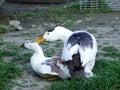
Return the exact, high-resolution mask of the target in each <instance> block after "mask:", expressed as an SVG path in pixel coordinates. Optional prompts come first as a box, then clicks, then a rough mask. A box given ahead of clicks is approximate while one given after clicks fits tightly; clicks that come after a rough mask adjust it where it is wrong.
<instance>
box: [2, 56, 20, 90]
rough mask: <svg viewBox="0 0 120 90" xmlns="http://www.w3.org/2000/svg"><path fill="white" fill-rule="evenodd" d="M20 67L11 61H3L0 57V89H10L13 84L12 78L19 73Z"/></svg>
mask: <svg viewBox="0 0 120 90" xmlns="http://www.w3.org/2000/svg"><path fill="white" fill-rule="evenodd" d="M21 71H22V70H21V68H19V67H17V66H16V65H15V64H14V63H12V62H9V63H8V62H5V61H3V59H1V58H0V90H10V89H11V87H12V86H13V82H12V79H15V78H16V77H17V76H19V75H20V74H21Z"/></svg>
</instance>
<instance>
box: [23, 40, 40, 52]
mask: <svg viewBox="0 0 120 90" xmlns="http://www.w3.org/2000/svg"><path fill="white" fill-rule="evenodd" d="M21 47H24V48H27V49H30V50H33V51H38V50H39V51H42V48H41V47H40V46H39V45H38V44H37V43H35V42H31V41H29V40H27V41H25V42H24V43H23V44H22V45H21Z"/></svg>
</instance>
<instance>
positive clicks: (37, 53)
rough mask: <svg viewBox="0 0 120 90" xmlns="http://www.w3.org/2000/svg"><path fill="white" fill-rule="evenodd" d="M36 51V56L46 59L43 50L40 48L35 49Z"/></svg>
mask: <svg viewBox="0 0 120 90" xmlns="http://www.w3.org/2000/svg"><path fill="white" fill-rule="evenodd" d="M34 51H35V54H36V55H39V56H40V57H44V53H43V50H42V49H41V48H40V47H37V48H35V49H34Z"/></svg>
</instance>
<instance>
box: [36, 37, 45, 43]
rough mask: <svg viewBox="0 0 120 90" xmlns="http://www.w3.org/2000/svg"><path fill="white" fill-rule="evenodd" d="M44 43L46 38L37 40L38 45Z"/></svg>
mask: <svg viewBox="0 0 120 90" xmlns="http://www.w3.org/2000/svg"><path fill="white" fill-rule="evenodd" d="M44 41H45V38H44V37H41V38H39V39H38V40H36V41H35V42H36V43H37V44H39V43H41V42H44Z"/></svg>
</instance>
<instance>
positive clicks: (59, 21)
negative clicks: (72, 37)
mask: <svg viewBox="0 0 120 90" xmlns="http://www.w3.org/2000/svg"><path fill="white" fill-rule="evenodd" d="M103 9H104V10H103V11H102V10H101V9H98V10H94V9H93V10H92V13H99V12H107V13H108V12H111V10H110V9H108V8H107V7H105V8H103ZM90 13H91V8H90V9H86V10H82V11H80V4H79V3H72V4H68V5H66V6H62V7H54V8H47V9H45V10H44V11H41V12H38V13H32V12H29V13H18V14H14V15H13V18H14V19H20V20H21V19H23V20H24V19H26V20H27V21H28V20H29V19H32V18H38V17H43V18H45V20H46V21H48V22H52V23H55V24H56V25H61V26H62V25H63V26H70V25H74V24H75V23H76V21H78V17H76V15H78V16H79V14H90ZM21 17H22V18H21Z"/></svg>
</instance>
